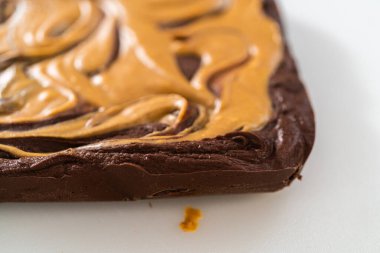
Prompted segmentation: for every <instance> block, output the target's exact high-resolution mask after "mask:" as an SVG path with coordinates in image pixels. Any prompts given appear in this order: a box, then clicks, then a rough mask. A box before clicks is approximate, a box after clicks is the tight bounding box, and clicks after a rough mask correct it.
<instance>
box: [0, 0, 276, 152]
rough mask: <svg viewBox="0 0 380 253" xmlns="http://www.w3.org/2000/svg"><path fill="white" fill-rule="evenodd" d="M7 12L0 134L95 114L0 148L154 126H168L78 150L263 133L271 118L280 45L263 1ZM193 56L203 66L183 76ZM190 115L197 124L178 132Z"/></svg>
mask: <svg viewBox="0 0 380 253" xmlns="http://www.w3.org/2000/svg"><path fill="white" fill-rule="evenodd" d="M0 12H2V13H1V14H0V17H2V18H0V22H2V23H0V124H1V125H10V124H12V125H17V124H21V125H22V124H25V123H33V122H44V121H48V120H50V119H52V118H56V117H58V116H60V115H64V114H65V113H67V112H69V111H72V110H75V108H77V107H78V106H79V105H81V104H87V105H90V106H91V108H94V109H93V110H91V111H90V112H87V113H85V114H82V115H80V116H77V117H74V118H70V119H66V120H62V121H58V122H55V123H54V124H47V125H43V126H40V127H37V128H30V129H26V130H25V129H23V130H5V131H2V132H0V141H1V139H7V138H26V137H53V138H64V139H77V138H87V137H93V136H99V135H104V134H107V133H112V132H115V131H119V130H122V129H128V128H131V127H135V126H137V125H144V124H150V123H162V124H164V125H165V128H164V129H163V130H160V131H155V132H152V133H150V134H147V135H145V136H143V137H140V138H138V139H137V138H136V139H132V138H117V139H103V140H99V141H97V142H95V143H93V144H90V145H86V146H82V147H81V148H91V147H99V146H108V145H122V144H128V143H132V142H153V143H154V142H158V143H160V142H173V141H186V140H201V139H204V138H214V137H216V136H219V135H224V134H226V133H229V132H232V131H236V130H242V131H252V130H255V129H259V128H260V127H262V126H263V125H264V124H265V123H266V122H267V121H268V119H269V117H270V115H271V101H270V98H269V94H268V82H269V78H270V75H271V74H272V73H273V72H274V70H275V69H276V67H277V66H278V64H279V62H280V60H281V57H282V40H281V34H280V29H279V27H278V25H277V23H276V22H274V21H273V20H271V19H270V18H269V17H267V16H266V15H265V14H264V12H263V10H262V1H261V0H235V1H232V0H231V1H228V0H192V1H188V0H98V1H91V0H18V1H8V4H7V5H6V8H3V9H2V10H0ZM190 55H191V56H197V57H199V61H200V66H199V67H198V69H197V70H196V72H195V74H194V75H193V76H192V77H191V78H187V77H186V76H185V75H184V74H183V73H182V71H181V68H180V67H179V66H178V64H177V61H176V57H181V56H190ZM190 109H192V110H193V111H196V116H195V117H194V119H193V120H192V122H191V124H190V125H188V126H186V128H184V129H181V130H180V131H174V130H175V129H178V126H179V125H181V124H182V123H183V121H184V120H185V119H186V118H188V117H187V116H188V115H187V114H188V112H189V111H190ZM10 129H12V128H10ZM0 143H1V142H0ZM0 149H2V150H4V151H6V152H10V153H12V154H14V155H16V156H41V155H47V154H49V153H31V152H26V151H23V150H20V149H18V148H16V147H12V146H8V145H0Z"/></svg>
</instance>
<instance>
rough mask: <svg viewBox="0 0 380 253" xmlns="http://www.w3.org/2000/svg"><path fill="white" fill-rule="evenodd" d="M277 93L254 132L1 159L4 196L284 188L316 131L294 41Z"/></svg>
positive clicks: (60, 197) (114, 196) (0, 194)
mask: <svg viewBox="0 0 380 253" xmlns="http://www.w3.org/2000/svg"><path fill="white" fill-rule="evenodd" d="M264 8H265V10H266V12H267V14H268V15H270V16H271V17H272V18H274V19H275V20H276V21H278V22H279V23H280V19H279V15H278V12H277V9H276V7H275V4H274V1H272V0H267V1H264ZM269 92H270V97H271V99H272V103H273V117H272V119H271V120H270V122H268V124H267V125H266V126H265V127H264V128H263V129H262V130H260V131H255V132H252V133H247V132H234V133H230V134H227V135H225V136H221V137H218V138H215V139H206V140H202V141H194V142H180V143H166V144H148V143H137V144H129V145H124V146H117V147H110V148H92V149H83V148H74V149H68V150H66V151H64V152H63V153H60V154H54V155H50V156H47V157H21V158H14V159H9V158H12V157H9V158H8V159H7V158H0V200H1V201H48V200H54V201H74V200H125V199H141V198H153V197H168V196H181V195H197V194H214V193H235V192H262V191H274V190H278V189H281V188H283V187H284V186H287V185H289V184H290V182H291V181H292V180H293V179H295V178H296V177H297V176H298V175H299V174H300V171H301V169H302V166H303V164H304V162H305V161H306V159H307V157H308V155H309V153H310V151H311V148H312V145H313V142H314V135H315V129H314V117H313V112H312V109H311V106H310V103H309V101H308V97H307V94H306V92H305V89H304V87H303V85H302V83H301V81H300V80H299V78H298V74H297V70H296V67H295V64H294V61H293V59H292V57H291V55H290V53H289V50H288V49H287V48H286V47H285V52H284V58H283V60H282V63H281V65H280V66H279V68H278V70H277V71H276V73H275V74H274V75H273V77H272V78H271V82H270V87H269ZM33 142H34V144H35V145H38V141H37V140H33ZM21 145H22V143H21ZM0 155H1V154H0ZM3 155H4V156H6V154H3Z"/></svg>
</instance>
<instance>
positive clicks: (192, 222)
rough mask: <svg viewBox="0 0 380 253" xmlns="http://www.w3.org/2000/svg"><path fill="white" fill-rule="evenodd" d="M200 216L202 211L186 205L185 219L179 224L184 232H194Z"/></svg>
mask: <svg viewBox="0 0 380 253" xmlns="http://www.w3.org/2000/svg"><path fill="white" fill-rule="evenodd" d="M201 218H202V212H201V210H199V209H196V208H192V207H187V208H186V209H185V219H184V221H182V222H181V223H180V224H179V226H180V227H181V229H182V230H183V231H185V232H194V231H195V230H197V228H198V222H199V220H200V219H201Z"/></svg>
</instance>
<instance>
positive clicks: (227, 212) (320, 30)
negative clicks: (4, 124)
mask: <svg viewBox="0 0 380 253" xmlns="http://www.w3.org/2000/svg"><path fill="white" fill-rule="evenodd" d="M280 4H281V7H282V12H283V16H284V20H285V21H286V28H287V32H288V37H289V39H290V42H291V46H292V49H293V51H294V53H295V56H296V58H297V59H298V63H299V66H300V70H301V72H302V73H301V74H302V76H303V79H304V81H305V84H306V86H307V88H308V90H309V93H310V96H311V99H312V103H313V105H314V109H315V112H316V120H317V138H316V143H315V146H314V150H313V152H312V155H311V157H310V159H309V160H308V162H307V165H306V166H305V168H304V173H303V176H304V179H303V180H302V182H298V181H297V182H295V183H294V184H293V185H292V186H291V187H290V188H287V189H285V190H283V191H281V192H277V193H271V194H246V195H230V196H214V197H199V198H179V199H167V200H156V201H151V204H152V207H149V201H138V202H128V203H126V202H121V203H77V204H73V203H55V204H52V203H47V204H9V203H6V204H4V203H1V204H0V252H1V253H8V252H10V253H18V252H20V253H22V252H25V253H26V252H27V253H32V252H36V253H55V252H56V253H69V252H73V253H76V252H78V253H84V252H91V253H97V252H102V253H103V252H111V253H112V252H185V253H186V252H197V253H201V252H218V253H219V252H222V253H223V252H274V253H279V252H318V253H319V252H334V253H335V252H380V145H379V143H380V1H378V0H362V1H358V0H352V1H350V0H318V1H315V0H314V1H311V0H309V1H307V0H303V1H301V0H282V1H280ZM187 205H191V206H194V207H198V208H201V209H202V210H203V213H204V219H203V220H202V221H201V224H200V228H199V230H198V231H197V232H196V233H184V232H182V231H181V230H180V229H179V228H178V223H179V222H180V220H181V219H182V215H183V214H182V212H183V208H184V207H185V206H187Z"/></svg>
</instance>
